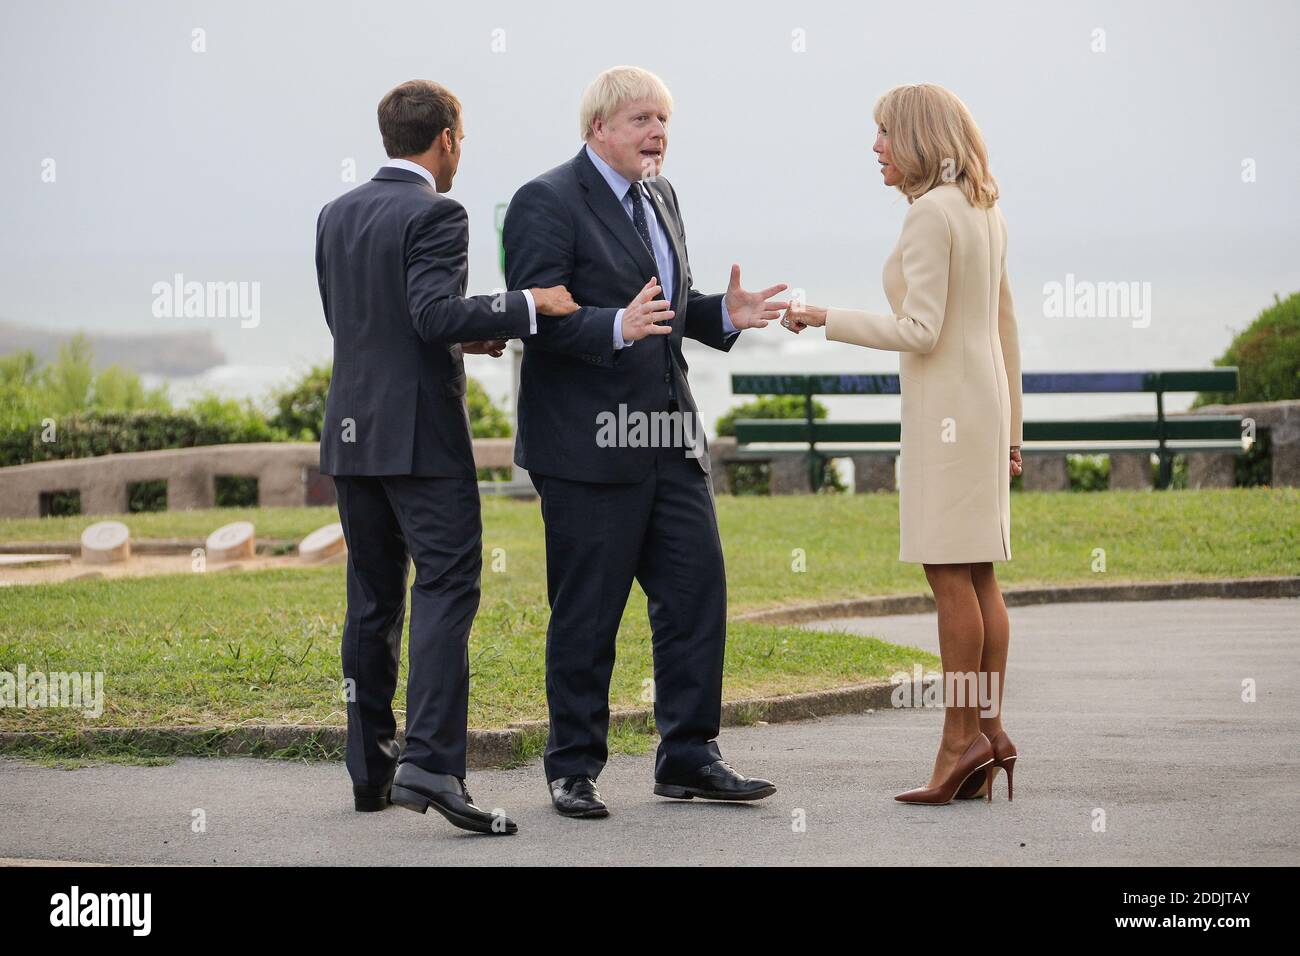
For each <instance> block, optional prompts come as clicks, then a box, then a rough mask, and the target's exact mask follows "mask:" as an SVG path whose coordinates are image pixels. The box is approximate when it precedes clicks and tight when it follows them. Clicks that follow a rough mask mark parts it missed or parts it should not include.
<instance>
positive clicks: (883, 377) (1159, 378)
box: [731, 366, 1238, 395]
mask: <svg viewBox="0 0 1300 956" xmlns="http://www.w3.org/2000/svg"><path fill="white" fill-rule="evenodd" d="M1020 382H1021V387H1022V389H1023V391H1024V392H1025V394H1029V395H1070V394H1085V393H1106V394H1121V393H1125V392H1235V391H1236V390H1237V382H1238V374H1237V369H1236V368H1235V367H1232V366H1229V367H1225V368H1215V369H1199V370H1195V369H1194V370H1188V371H1179V370H1170V371H1152V372H1025V373H1024V374H1022V375H1021V377H1020ZM731 391H732V392H733V393H734V394H736V395H897V394H899V382H898V376H897V375H892V374H858V373H854V374H847V373H846V374H816V373H814V374H807V375H746V374H736V375H732V376H731Z"/></svg>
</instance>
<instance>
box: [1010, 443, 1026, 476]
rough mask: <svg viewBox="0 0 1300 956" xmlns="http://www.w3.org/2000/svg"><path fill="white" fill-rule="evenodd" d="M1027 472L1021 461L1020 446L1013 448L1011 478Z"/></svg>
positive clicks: (1013, 446)
mask: <svg viewBox="0 0 1300 956" xmlns="http://www.w3.org/2000/svg"><path fill="white" fill-rule="evenodd" d="M1024 470H1025V466H1024V462H1022V461H1021V460H1020V446H1019V445H1012V446H1011V477H1012V478H1014V477H1015V476H1016V475H1018V474H1020V473H1021V472H1022V471H1024Z"/></svg>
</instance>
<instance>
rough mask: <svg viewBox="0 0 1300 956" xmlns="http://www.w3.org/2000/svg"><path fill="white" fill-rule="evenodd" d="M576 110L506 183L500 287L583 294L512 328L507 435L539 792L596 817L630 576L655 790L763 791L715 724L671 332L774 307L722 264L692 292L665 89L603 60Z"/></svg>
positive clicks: (693, 474)
mask: <svg viewBox="0 0 1300 956" xmlns="http://www.w3.org/2000/svg"><path fill="white" fill-rule="evenodd" d="M580 112H581V115H580V132H581V135H582V139H583V140H584V144H583V146H582V148H581V149H580V150H579V151H578V155H577V156H575V157H574V158H573V159H571V160H569V161H568V162H567V163H564V164H563V165H561V166H557V167H556V168H555V169H552V170H550V171H549V172H546V173H543V174H542V175H541V176H538V177H537V178H536V179H534V180H533V181H532V182H530V183H528V184H527V185H525V186H523V187H522V188H521V189H520V190H519V191H518V192H517V193H516V194H515V196H514V199H513V200H512V202H511V203H510V208H509V210H508V212H507V214H506V220H505V226H504V233H503V242H504V246H505V261H506V280H507V284H508V285H509V286H510V288H512V289H514V288H529V287H533V286H557V285H563V286H565V287H567V288H568V290H569V291H570V293H571V294H572V295H573V298H574V301H575V302H577V303H579V304H580V306H581V307H580V308H579V309H578V310H577V311H576V312H574V313H573V314H572V315H570V316H569V317H568V318H567V319H566V320H565V321H564V322H563V323H560V324H556V325H554V326H551V327H548V328H546V329H539V330H538V334H537V335H535V336H532V337H530V338H528V339H527V340H525V343H524V361H523V371H522V377H521V382H520V395H519V412H518V415H519V418H518V421H519V427H518V433H517V438H516V443H515V461H516V463H517V464H519V465H520V466H521V467H523V468H525V469H527V470H528V471H529V473H530V474H531V476H532V480H533V484H534V485H535V486H536V488H537V491H538V494H539V495H540V496H541V500H542V518H543V520H544V522H545V525H546V575H547V591H548V596H549V599H550V604H551V619H550V624H549V626H548V628H547V634H546V694H547V703H548V708H549V712H550V735H549V738H548V740H547V743H546V751H545V755H544V764H545V770H546V779H547V782H548V784H549V787H550V791H551V799H552V802H553V803H554V805H555V808H556V810H557V811H558V812H560V813H561V814H563V815H565V816H572V817H603V816H607V815H608V812H609V811H608V808H607V807H606V805H605V803H604V801H603V800H602V799H601V797H600V794H599V792H598V791H597V790H596V786H595V780H596V777H597V776H598V775H599V774H600V771H601V769H602V768H603V767H604V765H605V761H606V759H607V757H608V747H607V735H608V730H609V683H610V676H611V673H612V671H613V667H614V646H615V639H616V637H617V635H618V628H619V622H620V621H621V620H622V617H623V609H624V606H625V605H626V603H627V598H628V594H629V592H630V590H631V587H632V582H633V580H636V581H638V582H639V583H640V584H641V587H642V589H643V590H644V591H645V593H646V596H647V598H648V599H649V613H650V625H651V628H652V631H653V652H654V680H653V689H654V708H655V723H656V725H657V726H658V729H659V734H660V745H659V751H658V754H657V757H656V760H655V787H654V792H655V793H657V794H660V795H661V796H667V797H675V798H678V799H691V798H693V797H702V798H706V799H715V800H758V799H762V798H763V797H766V796H769V795H771V794H772V793H775V792H776V788H775V787H774V786H773V785H772V784H771V783H770V782H768V781H766V780H759V779H752V778H748V777H745V776H742V775H741V774H739V773H737V772H736V771H735V770H733V769H732V768H731V767H730V766H728V765H727V763H726V762H725V761H724V760H723V759H722V754H721V752H720V751H719V749H718V744H717V740H716V737H717V735H718V730H719V724H720V719H721V709H722V662H723V647H724V644H725V640H726V616H727V593H726V592H727V584H726V574H725V571H724V568H723V560H722V543H721V540H720V539H719V537H718V524H717V517H716V515H715V513H714V506H713V495H712V489H711V486H710V483H709V458H708V451H707V448H706V447H705V444H704V437H703V429H702V428H701V427H700V422H699V409H698V408H697V407H696V404H695V400H694V398H693V397H692V395H691V389H690V384H689V382H688V381H687V379H686V372H687V365H686V359H685V358H684V357H683V354H682V340H683V338H692V339H695V340H696V341H699V342H702V343H704V344H705V345H708V346H710V347H712V348H716V349H720V350H721V351H724V352H725V351H728V350H729V349H730V348H731V346H732V345H733V344H735V341H736V338H737V336H738V334H739V332H740V331H741V330H743V329H749V328H762V327H764V326H766V325H767V323H768V322H769V321H771V320H772V319H775V318H778V317H779V314H780V310H781V309H783V308H784V307H785V304H784V303H782V302H776V301H770V297H771V296H773V295H776V294H778V293H780V292H781V291H783V290H784V289H785V288H786V287H785V286H784V285H775V286H772V287H771V288H768V289H764V290H763V291H762V292H747V291H745V290H744V289H742V288H741V286H740V267H739V266H732V269H731V282H730V285H729V286H728V288H727V291H726V293H724V294H718V295H705V294H704V293H702V292H697V291H696V290H695V287H694V281H693V279H692V276H691V267H690V261H689V259H688V257H687V254H686V233H685V230H684V228H683V226H682V218H681V212H680V210H679V207H678V201H677V193H676V191H675V190H674V189H673V187H672V184H670V183H669V182H668V180H666V179H664V178H663V177H662V176H661V175H660V174H661V172H662V169H663V162H664V156H665V153H666V152H667V148H668V120H669V117H670V116H671V114H672V96H671V94H669V92H668V89H667V87H665V86H664V84H663V82H662V81H661V80H660V79H659V78H658V77H657V76H655V75H654V74H653V73H650V72H648V71H646V70H642V69H638V68H636V67H615V68H614V69H611V70H606V71H605V72H604V73H602V74H601V75H600V76H598V77H597V78H596V79H595V80H594V81H593V82H592V83H591V85H590V86H589V87H588V88H587V91H586V93H585V94H584V95H583V98H582V106H581V111H580ZM647 425H648V426H649V427H648V428H647V427H646V426H647Z"/></svg>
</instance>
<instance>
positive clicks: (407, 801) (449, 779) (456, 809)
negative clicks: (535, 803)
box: [392, 763, 519, 836]
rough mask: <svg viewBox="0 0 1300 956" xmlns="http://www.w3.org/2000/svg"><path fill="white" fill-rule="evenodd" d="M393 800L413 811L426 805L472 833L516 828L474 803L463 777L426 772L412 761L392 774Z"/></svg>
mask: <svg viewBox="0 0 1300 956" xmlns="http://www.w3.org/2000/svg"><path fill="white" fill-rule="evenodd" d="M392 800H393V803H395V804H397V805H398V806H399V807H406V809H408V810H415V811H416V812H417V813H424V812H425V811H427V810H428V809H429V808H430V807H433V809H435V810H437V811H438V812H439V813H441V814H442V815H443V816H444V817H446V818H447V820H448V821H450V823H451V824H452V826H457V827H460V828H461V829H462V830H471V831H473V832H474V833H490V834H492V835H494V836H501V835H503V834H508V833H514V832H516V831H517V830H518V829H519V828H518V827H517V826H515V822H514V821H513V820H511V819H510V818H509V817H507V816H505V815H504V814H494V813H488V812H487V811H486V810H481V809H480V808H478V807H476V806H474V798H473V797H471V796H470V795H469V791H468V790H466V789H465V781H464V780H462V779H461V778H460V777H453V776H452V775H451V774H449V773H430V772H429V771H428V770H425V769H424V768H422V767H417V766H416V765H415V764H413V763H403V764H401V765H400V766H399V767H398V768H397V776H396V777H394V778H393V791H392Z"/></svg>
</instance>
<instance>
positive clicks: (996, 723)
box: [970, 562, 1011, 740]
mask: <svg viewBox="0 0 1300 956" xmlns="http://www.w3.org/2000/svg"><path fill="white" fill-rule="evenodd" d="M970 571H971V583H972V584H974V586H975V597H976V599H977V600H978V601H979V607H980V616H981V618H982V619H983V622H984V650H983V655H982V656H981V658H980V671H982V672H983V673H985V674H988V675H989V676H988V677H987V678H986V679H987V680H988V687H989V691H988V694H989V696H990V697H991V698H993V699H995V700H996V701H997V706H996V707H993V708H990V709H991V710H993V713H992V714H981V715H980V719H979V726H980V730H982V731H983V732H984V733H985V734H986V735H987V736H988V738H989V739H990V740H992V739H993V738H994V737H995V736H997V734H998V733H999V732H1000V731H1001V730H1002V691H1003V689H1004V688H1005V687H1006V683H1007V648H1008V646H1009V645H1010V643H1011V622H1010V620H1009V619H1008V618H1007V606H1006V603H1005V602H1004V601H1003V600H1002V589H1001V588H1000V587H998V579H997V577H996V576H995V575H994V573H993V565H992V563H990V562H986V563H984V564H972V565H971V567H970ZM990 702H991V701H990Z"/></svg>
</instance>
